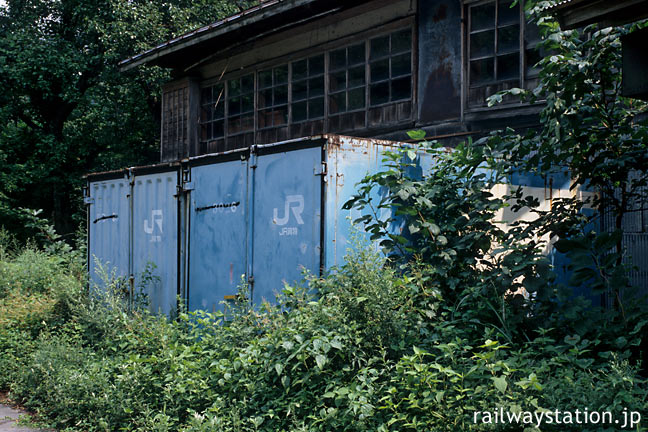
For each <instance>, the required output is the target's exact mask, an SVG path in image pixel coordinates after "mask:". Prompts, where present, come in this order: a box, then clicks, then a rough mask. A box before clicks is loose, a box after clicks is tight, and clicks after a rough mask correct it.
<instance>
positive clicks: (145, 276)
mask: <svg viewBox="0 0 648 432" xmlns="http://www.w3.org/2000/svg"><path fill="white" fill-rule="evenodd" d="M177 185H178V173H177V172H176V171H172V172H165V173H159V174H150V175H142V176H136V177H135V183H134V187H133V273H134V276H135V288H136V292H135V300H137V298H138V295H143V296H145V299H146V301H147V302H148V304H149V308H150V309H151V311H152V312H154V313H163V314H167V315H168V314H169V313H170V312H171V311H175V309H176V306H177V301H176V296H177V294H178V271H177V269H178V201H177V198H176V193H177Z"/></svg>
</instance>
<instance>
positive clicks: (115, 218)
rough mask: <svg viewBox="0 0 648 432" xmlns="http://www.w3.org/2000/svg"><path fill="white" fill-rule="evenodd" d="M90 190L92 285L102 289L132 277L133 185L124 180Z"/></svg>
mask: <svg viewBox="0 0 648 432" xmlns="http://www.w3.org/2000/svg"><path fill="white" fill-rule="evenodd" d="M89 189H90V198H91V199H90V208H89V213H90V220H89V225H90V226H89V228H88V231H89V234H88V235H89V244H88V249H89V263H88V268H89V269H90V281H91V284H92V285H93V286H97V287H103V286H104V285H105V284H106V283H107V282H109V281H110V279H111V278H113V277H116V278H124V279H125V278H127V277H128V274H129V268H128V262H129V256H128V253H129V234H128V233H129V216H130V214H129V205H128V199H129V195H130V185H129V183H128V180H127V179H125V178H121V179H116V180H108V181H99V182H94V183H90V187H89ZM106 279H107V280H106Z"/></svg>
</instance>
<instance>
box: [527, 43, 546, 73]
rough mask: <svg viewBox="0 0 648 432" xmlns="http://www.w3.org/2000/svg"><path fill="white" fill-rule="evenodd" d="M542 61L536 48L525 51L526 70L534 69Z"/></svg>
mask: <svg viewBox="0 0 648 432" xmlns="http://www.w3.org/2000/svg"><path fill="white" fill-rule="evenodd" d="M540 60H542V55H541V53H540V50H539V49H538V48H537V47H536V48H530V49H528V50H526V67H527V70H531V69H534V70H535V69H536V64H537V63H538V62H539V61H540Z"/></svg>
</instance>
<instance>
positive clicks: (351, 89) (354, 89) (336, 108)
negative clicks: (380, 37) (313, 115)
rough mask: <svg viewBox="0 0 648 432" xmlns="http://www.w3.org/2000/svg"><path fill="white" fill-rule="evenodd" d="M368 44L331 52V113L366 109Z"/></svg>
mask: <svg viewBox="0 0 648 432" xmlns="http://www.w3.org/2000/svg"><path fill="white" fill-rule="evenodd" d="M366 75H367V68H366V44H365V43H364V42H363V43H360V44H357V45H352V46H350V47H346V48H342V49H338V50H334V51H331V53H330V54H329V114H339V113H345V112H351V111H357V110H364V109H365V106H366V93H367V91H366Z"/></svg>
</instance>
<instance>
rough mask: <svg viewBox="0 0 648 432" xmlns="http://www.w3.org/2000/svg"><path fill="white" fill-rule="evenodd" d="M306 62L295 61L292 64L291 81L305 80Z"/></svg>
mask: <svg viewBox="0 0 648 432" xmlns="http://www.w3.org/2000/svg"><path fill="white" fill-rule="evenodd" d="M306 66H307V63H306V60H300V61H296V62H294V63H293V64H292V79H293V81H294V80H298V79H302V78H306Z"/></svg>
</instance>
